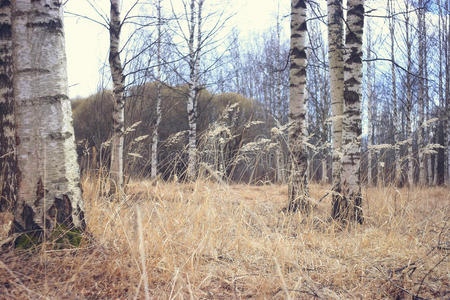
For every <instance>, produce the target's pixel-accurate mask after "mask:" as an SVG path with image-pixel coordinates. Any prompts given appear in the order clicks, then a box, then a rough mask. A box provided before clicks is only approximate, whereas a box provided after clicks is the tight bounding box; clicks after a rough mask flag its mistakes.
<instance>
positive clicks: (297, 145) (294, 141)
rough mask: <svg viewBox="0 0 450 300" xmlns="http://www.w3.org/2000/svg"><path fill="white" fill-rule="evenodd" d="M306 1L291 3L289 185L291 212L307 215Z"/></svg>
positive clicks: (294, 0) (309, 205) (308, 203)
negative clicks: (305, 143)
mask: <svg viewBox="0 0 450 300" xmlns="http://www.w3.org/2000/svg"><path fill="white" fill-rule="evenodd" d="M305 43H306V2H305V0H292V1H291V56H290V57H291V65H290V70H289V80H290V86H289V94H290V99H289V130H288V142H289V148H290V178H289V184H288V190H289V191H288V194H289V206H288V210H289V211H291V212H294V211H297V210H300V211H301V212H303V213H305V214H308V213H309V212H310V210H311V204H310V202H309V199H308V197H309V196H308V185H307V184H308V176H307V167H308V160H307V155H306V149H305V146H304V144H303V142H304V138H305V136H304V130H305V128H304V126H305V121H306V120H305V117H306V107H305V101H306V97H305V96H306V89H305V88H306V62H307V58H306V48H305Z"/></svg>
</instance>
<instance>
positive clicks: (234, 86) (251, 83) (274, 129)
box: [73, 1, 449, 185]
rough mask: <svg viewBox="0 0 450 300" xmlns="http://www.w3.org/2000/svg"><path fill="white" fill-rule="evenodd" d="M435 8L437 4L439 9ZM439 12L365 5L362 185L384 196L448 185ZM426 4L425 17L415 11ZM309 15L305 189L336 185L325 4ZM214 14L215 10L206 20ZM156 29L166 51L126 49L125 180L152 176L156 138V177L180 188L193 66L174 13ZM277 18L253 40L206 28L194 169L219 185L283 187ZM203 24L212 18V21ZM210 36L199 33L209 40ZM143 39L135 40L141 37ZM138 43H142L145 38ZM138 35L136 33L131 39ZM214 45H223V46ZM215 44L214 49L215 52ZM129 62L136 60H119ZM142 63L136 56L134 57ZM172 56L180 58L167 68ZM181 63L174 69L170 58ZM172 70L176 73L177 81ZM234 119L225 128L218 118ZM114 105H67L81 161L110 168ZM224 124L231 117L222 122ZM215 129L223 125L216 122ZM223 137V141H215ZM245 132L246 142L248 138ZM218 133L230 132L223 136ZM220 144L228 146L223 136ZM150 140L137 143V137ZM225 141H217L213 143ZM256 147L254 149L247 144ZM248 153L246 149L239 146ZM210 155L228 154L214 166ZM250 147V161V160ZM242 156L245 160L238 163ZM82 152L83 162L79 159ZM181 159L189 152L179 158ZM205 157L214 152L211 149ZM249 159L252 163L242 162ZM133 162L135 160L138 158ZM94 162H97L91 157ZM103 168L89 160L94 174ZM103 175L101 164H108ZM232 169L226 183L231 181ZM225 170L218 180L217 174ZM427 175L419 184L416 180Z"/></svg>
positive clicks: (283, 78) (107, 96)
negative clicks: (398, 187) (403, 187)
mask: <svg viewBox="0 0 450 300" xmlns="http://www.w3.org/2000/svg"><path fill="white" fill-rule="evenodd" d="M441 2H442V1H441ZM441 2H439V1H422V2H421V3H415V2H411V1H367V2H366V6H367V8H366V14H367V15H366V18H365V23H366V24H365V32H364V38H363V44H364V45H363V47H364V74H365V76H364V79H363V80H364V82H363V91H364V92H363V104H362V107H363V135H362V139H361V143H362V153H363V156H362V168H361V172H362V180H363V182H366V183H369V184H375V183H377V182H378V183H380V184H382V185H384V184H386V183H389V182H393V181H394V177H395V172H396V169H400V170H401V172H400V175H399V176H400V178H399V179H398V181H399V183H400V184H404V183H407V181H408V180H409V179H408V178H409V176H410V173H409V172H412V173H411V174H412V180H413V182H414V183H418V182H420V183H421V184H429V185H436V184H444V183H445V180H446V178H448V175H447V174H448V154H447V153H448V140H449V137H448V134H449V130H448V121H447V120H448V112H449V109H448V98H449V87H448V86H449V54H448V53H449V50H448V48H449V42H448V31H449V29H448V27H449V24H448V12H447V10H446V9H447V8H446V6H445V5H446V3H444V2H445V1H444V2H442V3H441ZM419 4H421V5H422V6H423V8H421V9H419V8H420V7H419V6H418V5H419ZM310 6H311V9H309V10H308V18H310V19H311V20H310V21H309V22H308V38H307V43H308V65H307V93H308V96H307V107H308V112H307V134H306V135H307V137H308V138H307V145H308V147H307V148H308V150H307V151H308V162H309V177H310V178H312V179H314V180H317V181H319V180H320V181H323V182H331V142H332V133H331V121H332V118H331V94H330V82H329V81H330V79H329V76H328V45H327V41H328V39H327V28H326V15H327V12H326V5H325V2H323V3H322V2H320V1H319V2H311V3H310ZM209 9H210V8H209ZM162 11H163V12H165V13H167V16H164V18H162V19H161V20H162V21H161V23H160V24H159V25H158V26H160V27H161V28H162V29H161V28H160V29H161V32H162V35H161V44H158V43H156V42H154V43H151V44H149V45H148V44H146V43H144V44H143V45H142V49H141V48H136V43H139V42H137V41H134V43H133V42H131V40H129V39H128V40H127V43H128V44H127V46H128V47H132V48H133V51H132V53H131V54H130V53H128V52H127V54H126V57H127V58H129V63H126V65H127V66H126V68H125V70H126V71H125V72H124V73H129V74H130V75H129V76H127V79H126V81H127V82H128V85H127V90H126V101H125V124H126V125H125V127H130V126H131V125H133V124H136V122H140V123H139V124H138V125H137V126H136V127H135V128H134V130H133V131H132V132H130V133H129V134H128V135H127V136H126V139H125V150H124V151H125V153H128V154H129V155H125V156H124V157H125V160H126V162H125V166H126V167H125V168H126V170H127V172H129V173H128V174H129V175H131V176H138V175H139V176H149V175H150V174H151V170H150V169H151V163H150V160H151V136H152V134H153V131H154V129H155V126H159V127H160V132H159V135H160V140H161V144H160V145H158V156H159V160H158V161H159V163H158V172H160V173H161V176H162V177H163V178H168V177H170V176H171V175H174V174H177V176H178V177H180V176H182V174H183V173H184V172H185V168H186V166H187V157H186V155H187V152H186V151H184V154H183V149H184V147H185V145H187V130H188V129H189V125H188V118H187V116H186V109H185V106H186V102H187V100H188V97H189V91H188V89H189V87H188V83H187V81H186V80H188V79H189V78H188V77H189V64H186V63H183V60H184V59H187V58H186V56H184V55H185V54H183V52H182V51H183V49H184V48H183V47H185V46H183V44H182V41H181V42H179V43H176V41H177V40H178V38H177V30H180V28H178V27H177V26H181V25H180V23H177V20H178V18H180V17H182V16H176V15H173V14H171V13H172V12H171V11H170V10H168V11H165V10H164V7H163V8H162ZM283 11H284V10H283V7H281V8H280V7H279V9H278V14H274V18H273V26H272V27H271V29H270V31H268V32H266V33H264V34H262V35H261V36H252V37H251V40H242V39H241V38H239V32H237V31H233V32H232V34H231V35H224V34H221V35H217V36H215V35H212V34H211V33H213V32H209V31H210V30H211V31H212V30H214V33H216V32H220V30H222V31H225V28H213V29H209V28H207V27H202V30H204V31H205V33H204V36H207V38H205V40H204V43H203V44H202V46H201V47H199V49H198V50H199V53H201V55H200V56H199V58H198V59H199V60H200V61H201V63H200V69H199V83H200V84H201V85H202V88H201V92H200V93H199V100H198V101H199V108H198V125H197V131H198V133H199V135H201V136H202V139H200V140H199V141H198V144H199V147H200V149H199V150H200V151H199V153H200V160H201V161H203V162H204V163H205V164H206V167H208V168H212V169H213V170H215V171H219V169H218V163H219V162H218V161H217V160H218V157H215V158H213V157H211V156H223V159H225V160H226V163H225V165H226V166H227V167H226V168H227V170H226V172H225V173H226V174H221V175H220V176H225V177H226V178H227V179H230V180H233V181H243V182H257V181H263V182H286V180H287V178H286V174H287V172H286V170H287V168H288V167H287V159H288V158H287V157H288V149H287V147H286V146H285V144H286V141H287V130H286V126H285V125H286V124H287V122H288V107H289V67H288V55H289V47H290V46H289V38H288V34H287V32H286V25H287V24H288V23H289V18H287V17H286V15H282V12H283ZM207 12H208V11H207ZM205 19H206V21H204V22H211V21H214V22H217V26H218V27H219V25H220V26H222V27H225V25H226V21H227V18H226V17H224V15H223V12H222V13H220V12H211V13H209V14H208V13H207V16H205ZM205 28H206V29H205ZM140 29H142V28H140ZM141 31H142V32H141ZM141 31H140V32H139V34H137V35H138V37H137V38H136V39H138V40H139V41H142V40H143V37H147V36H148V37H149V38H148V39H144V40H151V38H152V37H153V38H154V37H155V31H154V28H153V27H144V29H142V30H141ZM133 34H134V32H133ZM219 37H220V38H219ZM218 43H219V44H220V45H221V46H218ZM158 45H159V47H161V49H163V50H161V51H162V53H163V56H164V55H165V56H168V57H169V56H171V57H172V60H173V62H171V61H170V59H168V58H163V59H162V61H164V63H162V65H161V70H160V72H162V73H160V75H159V76H160V77H158V78H163V79H161V81H160V82H161V83H162V84H163V86H164V87H163V91H162V97H161V105H162V113H161V116H162V119H161V124H160V125H159V124H158V125H157V124H156V120H157V112H156V107H157V98H158V97H157V87H158V85H157V84H156V82H157V74H156V71H155V70H156V69H155V67H152V66H155V64H157V62H155V60H156V58H155V56H154V55H152V54H154V53H155V52H156V51H155V49H156V47H157V46H158ZM126 49H127V48H124V51H131V50H126ZM200 51H201V52H200ZM134 53H138V54H139V55H134ZM174 54H175V56H174ZM176 55H178V56H179V57H178V58H175V57H176ZM173 70H177V71H176V72H173ZM234 103H236V104H237V106H235V107H233V108H232V110H233V112H230V113H232V114H233V116H232V118H234V120H223V118H224V117H225V118H227V117H226V116H223V115H222V114H223V112H224V110H225V109H226V108H228V106H229V105H231V104H234ZM112 107H113V101H112V94H111V92H108V91H107V90H102V91H100V92H98V93H96V94H95V95H92V96H90V97H89V98H87V99H77V100H75V101H73V110H74V126H75V133H76V138H77V141H78V145H79V153H80V154H81V153H82V151H84V155H85V156H86V155H88V152H86V149H88V148H91V147H93V146H94V147H95V148H96V150H97V152H96V153H97V155H99V153H100V152H99V150H100V149H102V150H103V151H102V155H103V157H102V159H103V160H105V159H106V160H108V149H107V147H105V144H104V143H105V142H107V141H108V139H109V138H110V137H111V136H112V131H111V130H112V125H111V124H112V118H111V117H110V116H111V115H112ZM229 117H230V116H228V118H229ZM221 118H222V119H221ZM219 125H220V126H223V125H224V126H225V127H226V129H227V130H228V131H226V132H222V131H220V130H217V127H218V126H219ZM244 129H245V130H244ZM224 130H225V128H224ZM223 134H225V136H223ZM147 135H148V138H147V139H143V140H141V142H139V143H136V142H135V139H136V138H137V137H145V136H147ZM221 138H222V140H220V139H221ZM249 143H251V144H249ZM247 144H248V146H246V145H247ZM208 147H215V149H219V148H220V147H223V149H221V151H223V152H224V153H220V154H217V153H216V154H211V153H210V151H209V152H208V150H207V148H208ZM251 147H256V148H253V149H255V150H256V149H257V151H253V152H252V151H249V149H250V148H251ZM241 148H243V151H241ZM83 149H84V150H83ZM185 150H186V149H185ZM209 150H211V149H209ZM248 152H251V153H248ZM134 154H138V156H136V155H134ZM90 155H91V156H90V159H92V153H90ZM99 160H100V159H99V157H97V158H96V161H97V162H98V161H99ZM104 165H107V164H104ZM231 169H232V171H231ZM223 171H225V170H221V171H220V172H223ZM420 174H422V175H423V177H422V175H420Z"/></svg>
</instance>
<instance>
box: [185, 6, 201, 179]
mask: <svg viewBox="0 0 450 300" xmlns="http://www.w3.org/2000/svg"><path fill="white" fill-rule="evenodd" d="M195 2H196V1H195V0H191V16H190V24H189V40H188V47H189V69H190V75H189V84H188V86H189V96H188V102H187V114H188V124H189V130H188V136H189V140H188V167H187V178H188V179H189V180H193V179H194V178H195V176H196V169H197V167H196V166H197V118H198V111H197V101H198V95H199V67H200V50H201V43H202V28H201V23H202V14H201V13H202V6H203V3H204V0H199V1H198V7H197V10H198V11H197V47H196V48H194V47H195V45H194V40H195V25H196V24H195Z"/></svg>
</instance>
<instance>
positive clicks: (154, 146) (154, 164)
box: [151, 0, 162, 178]
mask: <svg viewBox="0 0 450 300" xmlns="http://www.w3.org/2000/svg"><path fill="white" fill-rule="evenodd" d="M161 1H162V0H158V2H157V7H156V11H157V14H158V21H157V22H158V24H157V31H158V39H157V41H156V59H157V62H156V63H157V67H156V122H155V127H154V128H153V135H152V154H151V162H152V166H151V177H152V178H156V176H157V174H158V141H159V135H158V130H159V124H160V123H161V26H162V22H161V20H162V19H161Z"/></svg>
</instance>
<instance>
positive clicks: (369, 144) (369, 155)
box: [366, 27, 374, 186]
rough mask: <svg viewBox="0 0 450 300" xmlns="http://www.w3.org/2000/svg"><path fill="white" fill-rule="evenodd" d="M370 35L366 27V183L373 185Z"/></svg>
mask: <svg viewBox="0 0 450 300" xmlns="http://www.w3.org/2000/svg"><path fill="white" fill-rule="evenodd" d="M371 39H372V36H371V30H370V27H368V34H367V39H366V42H367V60H368V62H367V76H366V79H367V126H368V130H367V185H368V186H372V185H373V177H372V169H373V166H372V160H373V158H372V149H371V147H372V145H373V137H374V136H373V125H372V121H373V116H372V106H373V104H374V103H373V101H372V100H373V99H372V98H373V86H372V79H373V77H372V76H373V74H372V72H373V69H372V62H371V61H370V60H371V58H372V53H371V52H372V41H371Z"/></svg>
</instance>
